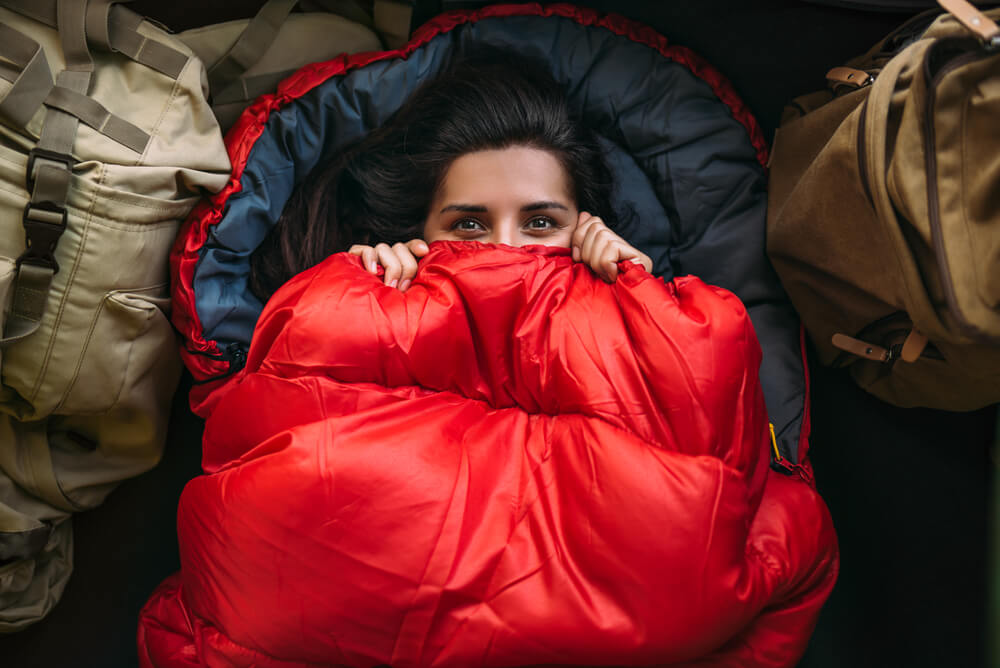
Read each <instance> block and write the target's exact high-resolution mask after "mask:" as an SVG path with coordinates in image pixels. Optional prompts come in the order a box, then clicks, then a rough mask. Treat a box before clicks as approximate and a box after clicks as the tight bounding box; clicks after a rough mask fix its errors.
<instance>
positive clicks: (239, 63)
mask: <svg viewBox="0 0 1000 668" xmlns="http://www.w3.org/2000/svg"><path fill="white" fill-rule="evenodd" d="M297 2H298V0H268V1H267V2H266V3H265V4H264V6H263V7H261V9H260V11H259V12H257V15H256V16H254V17H253V18H252V19H251V20H250V23H249V24H247V27H246V29H244V30H243V34H242V35H240V37H239V39H237V40H236V43H235V44H233V46H232V47H231V48H230V49H229V51H227V52H226V54H225V55H224V56H222V58H220V59H219V61H218V62H216V63H215V64H214V65H212V67H211V68H210V69H209V70H208V86H209V89H210V90H213V91H215V90H222V89H223V88H224V87H226V86H228V85H229V83H230V82H233V81H235V80H236V79H238V78H239V77H240V75H241V74H243V73H244V72H246V71H247V70H248V69H250V68H251V67H253V65H254V64H255V63H256V62H257V61H258V60H260V59H261V57H262V56H263V55H264V53H265V52H266V51H267V50H268V48H270V46H271V44H272V43H273V42H274V38H275V37H277V36H278V31H279V30H280V29H281V25H282V24H283V23H284V22H285V19H286V18H287V17H288V14H289V12H291V11H292V8H293V7H294V6H295V5H296V3H297Z"/></svg>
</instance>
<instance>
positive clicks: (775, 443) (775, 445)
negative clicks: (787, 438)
mask: <svg viewBox="0 0 1000 668" xmlns="http://www.w3.org/2000/svg"><path fill="white" fill-rule="evenodd" d="M767 426H768V427H770V428H771V448H773V449H774V458H775V459H776V460H777V461H779V462H780V461H781V453H780V452H778V439H777V438H776V437H775V435H774V423H772V422H768V423H767Z"/></svg>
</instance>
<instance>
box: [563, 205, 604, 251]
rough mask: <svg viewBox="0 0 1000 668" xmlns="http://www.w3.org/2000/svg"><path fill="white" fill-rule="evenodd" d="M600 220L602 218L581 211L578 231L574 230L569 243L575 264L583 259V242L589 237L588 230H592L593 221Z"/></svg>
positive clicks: (577, 224) (577, 225)
mask: <svg viewBox="0 0 1000 668" xmlns="http://www.w3.org/2000/svg"><path fill="white" fill-rule="evenodd" d="M599 220H600V218H595V217H594V216H591V215H590V214H589V213H587V212H586V211H581V212H580V215H579V216H578V217H577V219H576V229H575V230H573V236H572V237H570V242H569V247H570V252H571V255H572V256H573V261H574V262H579V261H580V260H581V259H582V257H583V256H582V254H581V252H580V249H581V248H582V246H583V240H584V239H585V238H586V237H587V230H588V229H589V228H590V224H591V221H599Z"/></svg>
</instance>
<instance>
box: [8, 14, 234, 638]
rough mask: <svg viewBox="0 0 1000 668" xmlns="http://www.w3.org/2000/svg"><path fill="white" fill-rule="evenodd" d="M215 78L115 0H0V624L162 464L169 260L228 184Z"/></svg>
mask: <svg viewBox="0 0 1000 668" xmlns="http://www.w3.org/2000/svg"><path fill="white" fill-rule="evenodd" d="M55 26H58V29H56V27H55ZM204 82H205V70H204V66H203V65H202V63H201V61H199V60H198V59H197V58H195V57H193V56H192V54H191V52H190V50H188V49H187V47H185V46H184V45H183V44H182V43H180V42H179V41H178V40H176V39H174V38H172V37H171V36H170V35H168V34H167V33H165V32H164V31H163V30H161V29H159V28H157V27H155V26H154V25H152V24H150V23H149V22H146V21H144V20H142V19H141V17H139V16H138V15H136V14H134V13H133V12H131V11H129V10H127V9H124V8H123V7H120V6H118V5H115V4H114V3H113V2H112V1H111V0H90V1H89V2H88V1H87V0H58V1H57V0H0V306H2V308H3V311H2V318H0V326H2V341H0V370H2V375H0V381H2V382H0V632H3V631H14V630H18V629H20V628H23V627H24V626H26V625H28V624H30V623H32V622H34V621H37V620H38V619H40V618H41V617H43V616H44V615H45V614H46V613H47V612H48V611H49V610H50V609H51V608H52V606H53V605H54V604H55V603H56V601H58V600H59V596H60V594H61V592H62V590H63V587H64V586H65V584H66V581H67V579H68V578H69V575H70V572H71V570H72V552H73V549H72V548H73V545H72V533H71V528H70V522H69V518H70V517H71V515H72V514H73V513H75V512H78V511H82V510H87V509H89V508H93V507H94V506H96V505H98V504H99V503H101V501H103V500H104V498H105V497H106V496H107V494H108V493H109V492H110V491H111V490H112V489H113V488H114V487H115V485H116V484H118V483H119V482H120V481H122V480H124V479H125V478H129V477H132V476H135V475H138V474H139V473H141V472H143V471H146V470H148V469H149V468H150V467H152V466H153V465H154V464H156V463H157V461H158V460H159V458H160V455H161V452H162V448H163V445H164V441H165V439H166V433H167V422H168V417H169V408H170V403H171V399H172V397H173V394H174V392H175V390H176V386H177V381H178V379H179V374H180V361H179V355H178V353H177V344H176V341H175V335H174V331H173V329H172V328H171V325H170V322H169V319H168V317H167V313H168V311H169V304H170V299H169V292H168V283H169V272H168V256H169V252H170V248H171V245H172V244H173V241H174V238H175V237H176V235H177V232H178V229H179V227H180V224H181V221H182V220H183V219H184V218H185V217H186V215H187V213H188V212H189V211H190V209H191V207H192V206H193V205H194V203H195V202H196V201H197V200H198V199H200V198H201V197H202V196H203V194H204V193H205V192H206V191H218V190H219V189H221V188H222V186H224V185H225V184H226V182H227V181H228V178H229V159H228V156H227V154H226V151H225V147H224V145H223V142H222V135H221V133H220V131H219V126H218V123H217V122H216V120H215V117H214V116H213V115H212V111H211V109H210V108H209V106H208V103H207V101H206V97H205V95H206V91H205V88H204Z"/></svg>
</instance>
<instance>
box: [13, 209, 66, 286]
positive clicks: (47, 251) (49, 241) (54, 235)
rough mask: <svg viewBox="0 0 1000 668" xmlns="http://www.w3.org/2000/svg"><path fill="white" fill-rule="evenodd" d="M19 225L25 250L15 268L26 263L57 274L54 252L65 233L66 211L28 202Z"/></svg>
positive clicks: (57, 265) (57, 267) (57, 266)
mask: <svg viewBox="0 0 1000 668" xmlns="http://www.w3.org/2000/svg"><path fill="white" fill-rule="evenodd" d="M21 223H22V224H23V225H24V243H25V246H26V248H25V250H24V252H23V253H21V257H19V258H17V266H18V267H20V266H21V263H22V262H27V263H28V264H30V265H33V266H36V267H45V268H47V269H51V270H52V272H53V273H59V264H58V263H57V262H56V258H55V250H56V244H57V243H59V237H61V236H62V234H63V232H65V231H66V210H65V209H62V208H59V207H57V206H55V205H54V204H52V203H51V202H39V203H35V204H32V203H31V202H28V204H27V205H25V207H24V215H23V216H22V217H21Z"/></svg>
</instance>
